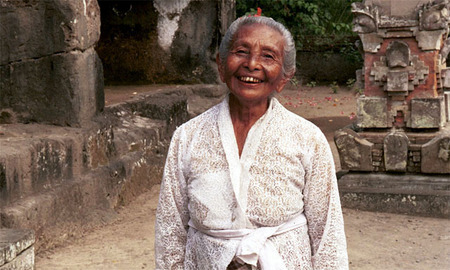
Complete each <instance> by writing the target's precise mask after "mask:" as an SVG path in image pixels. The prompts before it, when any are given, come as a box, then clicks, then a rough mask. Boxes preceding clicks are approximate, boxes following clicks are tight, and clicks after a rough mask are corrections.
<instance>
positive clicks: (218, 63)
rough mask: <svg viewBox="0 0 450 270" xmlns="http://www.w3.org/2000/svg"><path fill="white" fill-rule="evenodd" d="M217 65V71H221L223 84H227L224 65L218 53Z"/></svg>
mask: <svg viewBox="0 0 450 270" xmlns="http://www.w3.org/2000/svg"><path fill="white" fill-rule="evenodd" d="M216 63H217V69H218V70H219V76H220V80H221V81H222V82H225V77H224V71H223V65H222V62H221V61H220V57H219V54H218V53H217V55H216Z"/></svg>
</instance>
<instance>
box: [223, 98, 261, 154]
mask: <svg viewBox="0 0 450 270" xmlns="http://www.w3.org/2000/svg"><path fill="white" fill-rule="evenodd" d="M229 106H230V116H231V122H232V123H233V128H234V135H235V137H236V142H237V144H238V149H239V156H241V154H242V150H243V149H244V144H245V140H246V139H247V135H248V132H249V131H250V129H251V128H252V126H253V124H255V123H256V121H258V119H259V118H261V116H263V115H264V114H265V113H266V111H267V108H268V106H269V100H266V101H264V102H260V103H251V104H244V103H242V102H240V101H239V100H238V99H236V98H235V97H234V96H233V95H230V100H229Z"/></svg>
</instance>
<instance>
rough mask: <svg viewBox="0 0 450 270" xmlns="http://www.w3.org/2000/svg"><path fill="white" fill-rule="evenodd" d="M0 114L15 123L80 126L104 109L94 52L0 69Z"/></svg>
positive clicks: (101, 78)
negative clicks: (8, 112) (10, 116)
mask: <svg viewBox="0 0 450 270" xmlns="http://www.w3.org/2000/svg"><path fill="white" fill-rule="evenodd" d="M0 72H1V74H2V75H5V77H2V88H1V89H0V97H6V98H5V99H2V100H0V111H3V110H5V109H11V110H12V111H13V112H14V114H15V118H16V119H17V121H18V122H22V123H29V122H41V123H50V124H56V125H62V126H66V125H68V126H82V125H85V124H87V123H89V122H90V120H91V118H92V117H93V116H94V115H96V114H97V113H98V112H100V111H101V110H103V107H104V93H103V76H102V74H103V71H102V64H101V62H100V59H99V58H98V56H97V54H96V52H95V51H94V49H92V48H91V49H88V50H86V51H84V52H81V51H71V52H69V53H62V54H55V55H52V56H48V57H43V58H39V59H36V60H26V61H22V62H15V63H12V64H10V65H7V66H4V67H2V68H0Z"/></svg>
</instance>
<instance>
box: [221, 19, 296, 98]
mask: <svg viewBox="0 0 450 270" xmlns="http://www.w3.org/2000/svg"><path fill="white" fill-rule="evenodd" d="M283 50H284V38H283V36H282V35H281V34H280V33H279V32H278V31H276V30H273V29H272V28H270V27H268V26H265V25H262V24H252V25H246V26H243V27H242V28H241V29H240V30H239V31H238V32H237V33H236V34H235V36H234V39H233V42H232V45H231V47H230V51H229V53H228V56H227V58H226V60H225V62H224V63H220V60H219V58H217V63H218V66H219V73H220V78H221V80H222V81H223V82H224V83H226V84H227V86H228V88H229V89H230V91H231V94H233V95H234V96H235V97H236V98H238V99H239V100H240V101H245V102H264V101H266V100H267V98H268V97H269V96H270V94H271V93H272V92H273V91H276V92H281V90H282V89H283V87H284V86H285V84H286V83H287V81H288V80H289V78H285V77H284V76H283V72H282V67H283V60H284V59H283Z"/></svg>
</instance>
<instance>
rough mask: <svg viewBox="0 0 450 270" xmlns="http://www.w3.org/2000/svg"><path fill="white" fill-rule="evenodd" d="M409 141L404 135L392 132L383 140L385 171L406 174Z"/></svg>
mask: <svg viewBox="0 0 450 270" xmlns="http://www.w3.org/2000/svg"><path fill="white" fill-rule="evenodd" d="M408 146H409V139H408V136H406V134H405V133H403V132H401V131H394V132H391V133H389V134H388V135H387V136H386V137H385V138H384V165H385V168H386V171H388V172H389V171H391V172H406V165H407V164H408Z"/></svg>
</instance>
